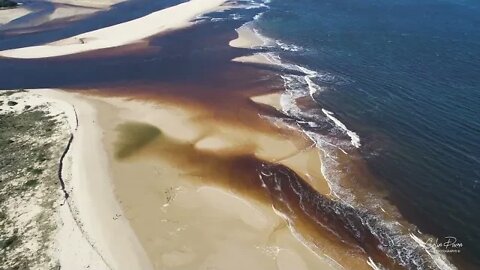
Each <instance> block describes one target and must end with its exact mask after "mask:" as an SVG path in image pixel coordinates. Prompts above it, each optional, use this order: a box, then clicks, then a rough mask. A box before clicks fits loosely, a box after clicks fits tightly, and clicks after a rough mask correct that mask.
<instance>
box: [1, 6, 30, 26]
mask: <svg viewBox="0 0 480 270" xmlns="http://www.w3.org/2000/svg"><path fill="white" fill-rule="evenodd" d="M30 12H31V11H30V10H28V9H26V8H24V7H21V6H20V7H16V8H9V9H0V26H2V25H3V24H7V23H9V22H11V21H13V20H15V19H18V18H20V17H23V16H25V15H27V14H29V13H30Z"/></svg>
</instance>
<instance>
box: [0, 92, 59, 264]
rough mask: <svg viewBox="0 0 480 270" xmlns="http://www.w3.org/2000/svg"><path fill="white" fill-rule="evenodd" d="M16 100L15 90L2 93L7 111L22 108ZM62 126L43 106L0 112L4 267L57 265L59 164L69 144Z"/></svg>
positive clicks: (0, 250) (0, 214)
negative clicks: (54, 253) (53, 250)
mask: <svg viewBox="0 0 480 270" xmlns="http://www.w3.org/2000/svg"><path fill="white" fill-rule="evenodd" d="M16 93H19V92H16ZM23 95H26V94H23ZM14 99H15V95H12V93H11V92H1V94H0V100H1V101H2V105H3V108H5V105H7V106H19V105H17V104H18V103H17V102H16V101H15V100H14ZM17 101H18V100H17ZM62 125H63V123H62V122H61V121H59V117H58V116H53V115H51V114H50V112H49V111H48V108H47V107H45V106H43V107H42V106H36V107H29V108H27V107H26V106H25V108H23V110H21V111H6V110H2V111H0V127H1V128H0V153H1V154H0V269H40V268H41V269H56V268H57V266H58V263H57V262H55V261H52V260H51V258H50V256H51V254H50V252H51V248H52V245H53V238H52V237H53V232H54V230H55V228H56V222H57V221H56V220H55V207H56V205H58V203H59V198H60V196H59V186H58V177H57V171H58V161H59V159H60V156H61V154H62V150H63V148H64V147H65V145H64V144H65V142H66V141H67V140H68V134H67V135H65V134H64V132H61V131H62ZM33 255H34V256H33Z"/></svg>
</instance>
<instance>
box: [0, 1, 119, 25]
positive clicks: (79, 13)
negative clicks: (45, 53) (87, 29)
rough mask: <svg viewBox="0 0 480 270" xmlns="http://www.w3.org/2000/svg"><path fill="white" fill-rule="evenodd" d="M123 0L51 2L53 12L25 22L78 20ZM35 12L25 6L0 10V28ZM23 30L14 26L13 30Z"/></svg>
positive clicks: (39, 22) (42, 22) (33, 23)
mask: <svg viewBox="0 0 480 270" xmlns="http://www.w3.org/2000/svg"><path fill="white" fill-rule="evenodd" d="M123 1H125V0H102V1H94V0H51V1H49V2H52V3H53V4H54V5H55V7H54V10H53V12H51V13H50V14H48V15H46V16H44V17H39V18H35V19H33V20H31V21H29V22H25V25H26V26H28V27H32V26H39V25H42V24H44V23H47V22H50V21H53V20H59V19H70V20H71V19H78V18H82V17H84V16H87V15H90V14H93V13H95V12H97V11H100V10H106V9H109V8H110V7H111V6H113V5H115V4H118V3H120V2H123ZM32 12H36V11H35V8H32V7H30V6H29V5H28V4H27V5H20V6H18V7H16V8H11V9H0V26H2V25H5V24H8V23H10V22H12V21H13V20H16V19H19V18H21V17H23V16H25V15H28V14H31V13H32ZM19 27H20V28H23V27H22V26H19V25H16V26H13V28H19Z"/></svg>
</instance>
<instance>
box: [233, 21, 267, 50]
mask: <svg viewBox="0 0 480 270" xmlns="http://www.w3.org/2000/svg"><path fill="white" fill-rule="evenodd" d="M235 31H236V32H237V34H238V37H237V38H236V39H234V40H232V41H230V43H229V45H230V46H231V47H234V48H244V49H253V48H257V47H262V46H266V45H268V43H269V41H268V40H267V39H266V38H264V37H262V36H260V35H259V34H258V33H256V32H255V30H254V29H253V28H252V27H251V26H250V24H248V23H246V24H244V25H242V26H241V27H240V28H238V29H236V30H235Z"/></svg>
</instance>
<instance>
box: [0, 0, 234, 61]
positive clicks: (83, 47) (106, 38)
mask: <svg viewBox="0 0 480 270" xmlns="http://www.w3.org/2000/svg"><path fill="white" fill-rule="evenodd" d="M225 2H226V0H190V1H188V2H185V3H182V4H179V5H176V6H173V7H169V8H166V9H162V10H159V11H156V12H153V13H151V14H149V15H146V16H144V17H141V18H138V19H135V20H131V21H127V22H124V23H120V24H117V25H113V26H110V27H106V28H102V29H98V30H94V31H91V32H87V33H82V34H80V35H76V36H73V37H69V38H67V39H63V40H59V41H56V42H53V43H48V44H45V45H40V46H32V47H24V48H17V49H10V50H5V51H0V56H3V57H9V58H23V59H36V58H47V57H56V56H64V55H70V54H76V53H81V52H88V51H93V50H99V49H106V48H113V47H118V46H122V45H128V44H132V43H135V42H138V41H141V40H143V39H145V38H148V37H151V36H153V35H156V34H159V33H162V32H165V31H171V30H176V29H180V28H185V27H188V26H190V25H191V24H192V20H194V19H195V18H196V17H198V16H200V15H203V14H205V13H209V12H211V11H215V10H218V9H220V8H221V5H222V4H224V3H225Z"/></svg>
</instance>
